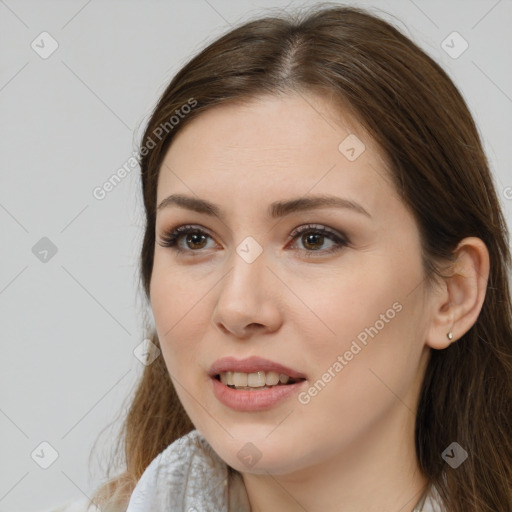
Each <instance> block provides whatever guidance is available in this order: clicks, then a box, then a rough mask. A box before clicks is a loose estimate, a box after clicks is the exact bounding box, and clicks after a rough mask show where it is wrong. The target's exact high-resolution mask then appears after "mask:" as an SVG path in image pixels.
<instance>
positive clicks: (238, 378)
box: [233, 372, 247, 387]
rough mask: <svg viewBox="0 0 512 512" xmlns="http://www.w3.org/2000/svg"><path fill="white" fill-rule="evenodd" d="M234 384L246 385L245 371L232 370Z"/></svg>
mask: <svg viewBox="0 0 512 512" xmlns="http://www.w3.org/2000/svg"><path fill="white" fill-rule="evenodd" d="M233 385H234V386H237V387H239V386H247V373H240V372H233Z"/></svg>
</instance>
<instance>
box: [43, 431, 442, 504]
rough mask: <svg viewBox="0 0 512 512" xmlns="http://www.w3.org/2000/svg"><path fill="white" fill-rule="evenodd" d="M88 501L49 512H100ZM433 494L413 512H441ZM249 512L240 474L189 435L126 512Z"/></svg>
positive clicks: (149, 471)
mask: <svg viewBox="0 0 512 512" xmlns="http://www.w3.org/2000/svg"><path fill="white" fill-rule="evenodd" d="M87 503H88V502H87V499H85V498H84V499H82V500H77V501H73V502H72V503H69V504H68V505H67V506H64V507H61V508H58V509H53V510H49V511H47V512H101V511H100V510H99V509H98V508H97V507H94V506H91V507H90V508H89V509H87ZM440 503H441V500H440V497H439V494H438V493H437V491H436V490H435V488H432V489H431V491H430V493H429V494H428V495H427V496H426V497H425V500H424V503H421V502H420V503H418V505H417V507H416V508H415V509H414V511H413V512H443V511H444V509H443V508H442V506H441V505H440ZM171 510H172V511H173V512H250V506H249V500H248V498H247V493H246V491H245V486H244V483H243V480H242V477H241V475H240V473H239V472H237V471H235V470H232V469H231V471H230V468H229V467H228V465H227V464H226V463H225V462H224V461H223V460H222V459H221V458H220V457H219V456H218V455H217V454H216V453H215V452H214V451H213V448H212V447H211V446H210V444H209V443H208V442H207V441H206V439H205V438H204V437H203V436H202V435H201V434H199V432H198V431H197V430H193V431H191V432H190V433H188V434H187V435H185V436H183V437H181V438H179V439H177V440H176V441H174V442H173V443H171V444H170V445H169V446H168V447H167V448H166V449H165V450H163V451H162V452H161V453H160V454H158V455H157V456H156V457H155V458H154V459H153V461H151V463H150V464H149V466H148V467H147V468H146V470H145V471H144V473H143V475H142V477H141V478H140V480H139V481H138V482H137V485H136V486H135V489H134V490H133V493H132V495H131V498H130V502H129V503H128V508H127V510H126V512H169V511H171Z"/></svg>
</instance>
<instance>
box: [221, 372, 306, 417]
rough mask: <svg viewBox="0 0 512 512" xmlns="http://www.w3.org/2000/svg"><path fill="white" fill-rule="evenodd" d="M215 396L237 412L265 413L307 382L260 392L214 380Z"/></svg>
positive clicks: (303, 381) (274, 387)
mask: <svg viewBox="0 0 512 512" xmlns="http://www.w3.org/2000/svg"><path fill="white" fill-rule="evenodd" d="M212 381H213V394H214V395H215V396H216V397H217V399H218V400H219V401H220V402H221V403H223V404H224V405H225V406H227V407H230V408H231V409H234V410H235V411H244V412H251V411H265V410H267V409H270V408H271V407H274V406H275V405H277V404H278V403H280V402H283V401H284V400H286V399H287V398H290V396H291V395H293V394H295V393H297V392H298V390H299V389H300V388H301V387H302V386H303V385H304V384H305V383H306V381H305V380H301V381H299V382H295V383H294V384H286V385H279V386H273V387H271V388H268V389H262V390H260V391H246V390H243V389H233V388H229V387H228V386H226V385H225V384H223V383H222V382H221V381H220V380H217V379H216V378H212Z"/></svg>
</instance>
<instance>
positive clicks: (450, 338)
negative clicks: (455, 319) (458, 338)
mask: <svg viewBox="0 0 512 512" xmlns="http://www.w3.org/2000/svg"><path fill="white" fill-rule="evenodd" d="M446 336H447V337H448V339H449V340H450V341H452V340H453V333H452V331H450V332H449V333H448V334H447V335H446Z"/></svg>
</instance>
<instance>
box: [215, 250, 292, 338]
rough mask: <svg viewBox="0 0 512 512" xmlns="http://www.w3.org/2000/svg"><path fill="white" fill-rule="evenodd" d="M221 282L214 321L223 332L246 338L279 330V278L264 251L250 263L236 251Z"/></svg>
mask: <svg viewBox="0 0 512 512" xmlns="http://www.w3.org/2000/svg"><path fill="white" fill-rule="evenodd" d="M229 264H230V269H229V270H228V272H227V273H226V274H225V275H224V277H223V278H222V279H221V281H220V283H219V285H218V297H217V302H216V304H215V308H214V310H213V314H212V323H213V325H214V326H215V327H216V328H217V329H219V330H220V331H221V332H222V334H224V335H226V334H231V335H232V336H233V337H236V338H241V339H246V338H248V337H250V336H251V335H254V334H256V333H258V334H264V333H266V332H273V331H275V330H277V329H279V326H280V325H281V323H282V315H281V308H280V305H279V290H280V286H279V280H278V279H276V277H275V276H274V274H273V273H272V272H271V271H270V270H269V269H268V268H267V261H266V258H265V254H264V252H263V253H261V254H260V255H259V256H258V257H257V258H256V259H255V260H254V261H252V262H251V263H249V262H248V261H246V260H245V259H244V258H242V257H241V256H240V255H239V254H238V253H237V252H236V251H233V255H232V257H231V258H230V262H229Z"/></svg>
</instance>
